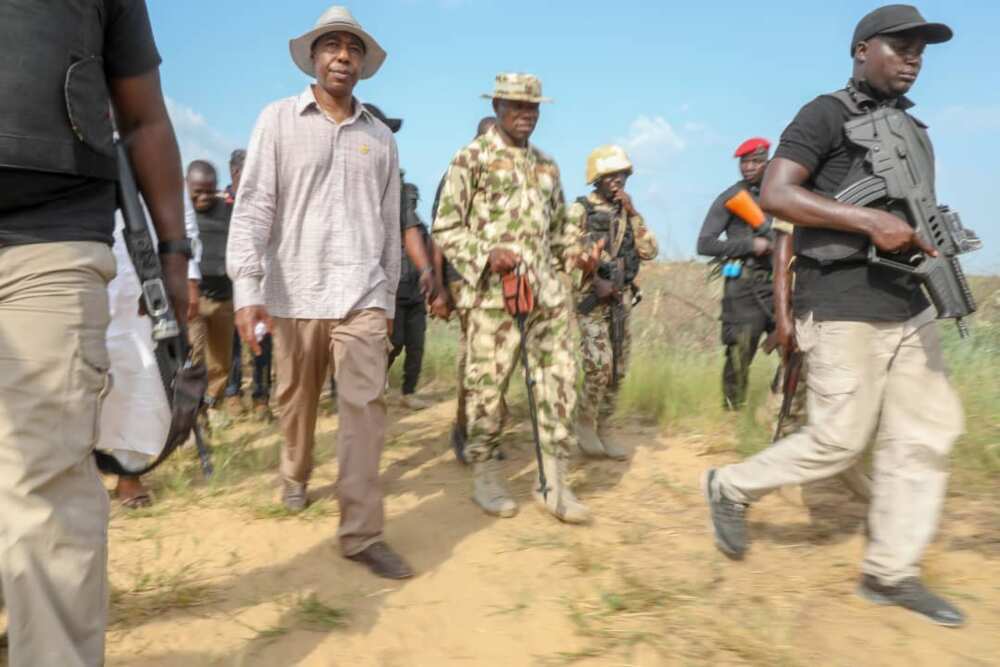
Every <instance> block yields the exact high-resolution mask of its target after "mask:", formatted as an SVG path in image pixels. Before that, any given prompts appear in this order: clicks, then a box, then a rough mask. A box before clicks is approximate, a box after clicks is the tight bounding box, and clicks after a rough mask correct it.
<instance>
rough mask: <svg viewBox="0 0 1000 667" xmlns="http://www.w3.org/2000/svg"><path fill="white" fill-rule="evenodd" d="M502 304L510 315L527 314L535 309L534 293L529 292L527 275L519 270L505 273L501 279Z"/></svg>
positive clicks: (529, 286)
mask: <svg viewBox="0 0 1000 667" xmlns="http://www.w3.org/2000/svg"><path fill="white" fill-rule="evenodd" d="M501 284H502V286H503V305H504V308H506V309H507V312H508V313H510V314H511V316H512V317H518V316H523V315H527V314H528V313H530V312H531V311H533V310H534V309H535V295H534V294H533V293H532V292H531V285H529V284H528V277H527V276H526V275H525V274H523V273H521V272H519V271H511V272H510V273H505V274H504V276H503V278H502V279H501Z"/></svg>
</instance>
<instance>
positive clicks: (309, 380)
mask: <svg viewBox="0 0 1000 667" xmlns="http://www.w3.org/2000/svg"><path fill="white" fill-rule="evenodd" d="M274 345H275V349H274V360H275V364H276V368H277V376H278V386H277V400H278V409H279V411H280V412H281V429H282V431H283V432H284V435H285V446H284V448H283V449H282V452H281V475H282V477H284V478H285V479H288V480H292V481H296V482H299V483H303V484H304V483H306V482H308V481H309V476H310V474H311V472H312V466H313V460H312V453H313V447H314V446H315V444H316V413H317V410H318V407H319V395H320V392H321V391H322V389H323V387H324V385H325V383H326V380H327V378H329V377H330V374H329V371H328V368H329V365H330V364H331V363H332V364H333V377H334V379H335V380H336V383H337V415H338V419H339V428H338V432H337V464H338V470H339V472H338V478H337V499H338V501H339V502H340V528H339V529H338V531H337V537H338V539H339V540H340V547H341V551H342V552H343V554H344V555H345V556H350V555H353V554H356V553H358V552H360V551H362V550H364V549H365V548H367V547H368V546H369V545H371V544H372V543H374V542H378V541H379V540H381V539H382V526H383V523H384V510H383V507H382V488H381V486H380V483H379V459H380V458H381V456H382V445H383V444H384V442H385V417H386V406H385V399H384V392H385V378H386V372H387V359H388V352H389V339H388V336H387V331H386V316H385V312H384V311H382V310H381V309H374V308H372V309H367V310H359V311H355V312H353V313H350V314H349V315H348V316H347V317H346V318H344V319H342V320H300V319H285V318H279V317H276V318H274Z"/></svg>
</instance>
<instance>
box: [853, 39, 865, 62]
mask: <svg viewBox="0 0 1000 667" xmlns="http://www.w3.org/2000/svg"><path fill="white" fill-rule="evenodd" d="M854 62H856V63H862V64H863V63H866V62H868V42H858V45H857V46H855V47H854Z"/></svg>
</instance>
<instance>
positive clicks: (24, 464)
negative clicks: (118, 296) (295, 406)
mask: <svg viewBox="0 0 1000 667" xmlns="http://www.w3.org/2000/svg"><path fill="white" fill-rule="evenodd" d="M0 31H2V33H3V40H2V42H0V82H2V84H0V88H2V89H3V94H2V95H0V193H2V194H0V415H2V416H0V506H2V507H3V513H2V519H0V580H2V585H3V594H4V597H5V598H6V605H7V611H8V618H9V637H10V647H9V656H8V658H9V663H10V665H11V666H12V667H28V666H34V665H67V666H70V665H72V666H77V665H80V666H82V665H100V664H104V630H105V626H106V622H107V602H108V601H107V592H108V583H107V582H108V579H107V539H108V510H109V507H108V496H107V493H106V492H105V490H104V488H103V487H102V486H101V482H100V479H99V478H98V475H97V468H96V465H95V463H94V456H93V450H94V446H95V444H96V441H97V437H98V433H97V431H98V429H97V425H98V422H99V414H100V406H101V401H102V399H103V397H104V395H105V393H106V392H107V390H108V386H109V376H108V367H109V356H108V350H107V345H106V332H107V327H108V320H109V310H108V291H107V285H108V282H109V281H110V280H111V278H112V277H113V276H114V275H115V261H114V257H113V255H112V253H111V243H112V233H113V230H114V213H115V207H116V180H117V177H118V176H117V174H118V170H117V164H116V161H115V145H114V140H113V132H112V124H111V116H110V114H109V108H111V106H112V105H113V107H114V109H115V121H116V122H117V126H118V129H119V131H120V132H121V133H122V136H123V137H124V138H125V139H127V141H128V146H129V151H130V153H131V156H132V159H133V160H134V162H135V165H134V168H135V171H136V173H137V175H138V176H139V178H138V180H139V182H140V183H142V184H143V192H142V195H143V198H144V199H145V202H146V204H147V205H148V207H149V211H150V214H151V217H152V220H153V224H154V226H155V227H156V233H157V236H158V237H159V241H160V246H159V250H160V253H161V255H160V261H161V263H162V265H163V269H164V280H163V282H164V283H165V286H166V288H167V292H168V294H169V296H170V298H171V300H172V302H173V306H174V310H175V312H176V313H177V315H178V317H180V318H183V317H184V315H185V314H186V312H187V301H188V291H187V290H188V286H187V262H188V258H189V257H190V253H191V246H190V243H189V242H188V241H186V239H185V235H184V209H183V204H182V200H183V199H182V198H183V194H182V192H183V184H182V179H181V163H180V156H179V153H178V150H177V142H176V140H175V138H174V134H173V130H172V128H171V126H170V120H169V118H168V116H167V113H166V108H165V106H164V101H163V94H162V91H161V89H160V83H159V81H160V80H159V75H158V72H157V70H158V67H159V64H160V57H159V54H158V53H157V50H156V45H155V43H154V40H153V33H152V28H151V26H150V23H149V16H148V14H147V11H146V5H145V3H144V2H143V1H142V0H72V1H66V2H36V1H34V0H7V1H5V2H2V3H0ZM136 128H142V131H141V132H135V133H134V134H133V130H135V129H136Z"/></svg>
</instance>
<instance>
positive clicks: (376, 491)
mask: <svg viewBox="0 0 1000 667" xmlns="http://www.w3.org/2000/svg"><path fill="white" fill-rule="evenodd" d="M289 50H290V52H291V55H292V60H293V61H294V62H295V64H296V65H298V67H299V69H301V70H302V71H303V72H304V73H306V74H307V75H309V76H310V77H312V78H314V79H315V81H314V83H312V84H311V85H309V86H307V87H306V89H305V90H304V91H303V92H302V93H301V94H299V95H297V96H294V97H289V98H286V99H284V100H279V101H278V102H275V103H273V104H271V105H270V106H268V107H267V108H266V109H265V110H264V112H263V113H262V114H261V116H260V119H259V120H258V121H257V126H256V128H255V129H254V132H253V136H252V138H251V140H250V146H249V148H248V150H247V158H246V164H245V165H244V168H243V175H242V179H241V182H240V190H239V193H238V195H237V198H236V209H235V211H234V212H233V219H232V224H231V227H230V233H229V249H228V253H227V261H228V272H229V275H230V277H231V278H232V279H233V291H234V295H233V298H234V302H235V307H236V326H237V329H238V330H239V333H240V337H241V338H242V339H243V340H244V341H245V342H246V343H247V344H248V345H249V346H250V347H251V348H252V349H253V350H254V353H256V354H260V344H259V342H258V341H259V338H258V335H257V333H258V331H257V330H258V329H259V328H260V325H263V327H264V328H266V329H267V330H269V331H271V332H273V334H274V343H275V355H274V359H275V363H276V365H277V375H278V387H277V400H278V406H279V408H280V411H281V428H282V431H283V432H284V436H285V443H284V447H283V448H282V453H281V477H282V481H283V491H282V501H283V502H284V504H285V506H286V507H288V508H289V509H291V510H294V511H299V510H302V509H304V508H305V507H306V505H307V504H308V497H307V495H306V485H307V484H308V482H309V476H310V473H311V472H312V450H313V446H314V444H315V428H316V412H317V407H318V405H317V404H318V400H319V394H320V390H321V389H322V387H323V385H324V384H325V381H326V378H328V377H329V373H328V366H329V365H331V364H332V366H333V375H334V378H335V379H336V383H337V408H338V414H339V418H340V423H339V432H338V443H337V461H338V464H339V478H338V480H337V497H338V500H339V502H340V529H339V530H338V538H339V540H340V547H341V552H342V553H343V554H344V556H345V557H347V558H350V559H352V560H355V561H358V562H360V563H362V564H364V565H367V566H368V567H369V568H370V569H371V570H372V572H374V573H375V574H376V575H378V576H381V577H386V578H391V579H402V578H405V577H409V576H412V574H413V573H412V570H411V569H410V567H409V566H408V565H407V564H406V563H405V562H404V561H403V560H402V558H400V557H399V556H398V555H396V553H395V552H394V551H393V550H392V549H390V548H389V546H388V545H387V544H386V543H385V542H384V541H383V539H382V525H383V519H384V517H383V504H382V491H381V488H380V487H379V458H380V457H381V454H382V446H383V444H384V441H385V420H386V406H385V400H384V397H383V390H384V387H385V375H386V360H387V353H388V338H387V336H388V334H390V333H391V330H392V320H391V319H390V318H392V317H393V312H394V308H395V302H396V288H397V284H398V283H399V264H400V253H399V244H400V233H399V208H400V184H399V157H398V154H397V149H396V142H395V140H394V139H393V136H392V131H391V130H390V129H389V128H388V127H387V126H386V125H384V124H383V123H382V122H380V121H379V120H378V119H376V118H375V117H374V116H373V115H372V113H371V112H370V111H368V110H367V109H366V108H365V107H364V105H363V104H362V103H361V101H360V100H358V99H357V98H356V97H354V86H355V84H356V83H357V82H358V80H359V79H366V78H368V77H370V76H372V75H374V74H375V72H377V71H378V69H379V67H380V66H381V64H382V62H383V61H384V60H385V57H386V54H385V51H384V50H382V47H380V46H379V45H378V43H377V42H376V41H375V40H374V38H372V36H371V35H369V34H368V33H367V32H365V31H364V30H363V29H362V28H361V26H360V25H359V24H358V22H357V21H356V20H355V19H354V17H353V16H351V14H350V12H348V11H347V10H346V9H345V8H343V7H331V8H330V9H328V10H327V11H326V12H324V13H323V15H322V16H321V17H320V18H319V20H318V21H317V22H316V26H315V27H314V28H313V29H312V30H310V31H309V32H307V33H305V34H304V35H302V36H301V37H298V38H296V39H293V40H292V41H291V42H290V44H289Z"/></svg>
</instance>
